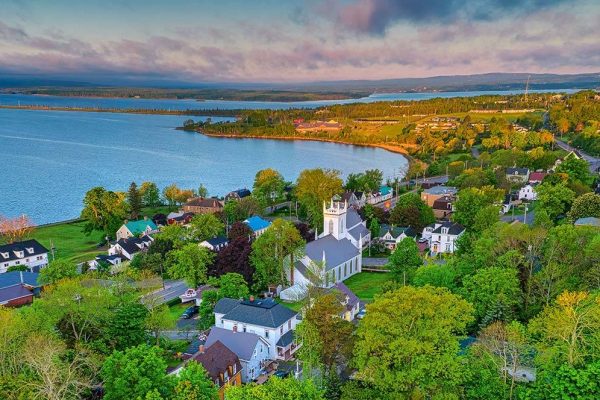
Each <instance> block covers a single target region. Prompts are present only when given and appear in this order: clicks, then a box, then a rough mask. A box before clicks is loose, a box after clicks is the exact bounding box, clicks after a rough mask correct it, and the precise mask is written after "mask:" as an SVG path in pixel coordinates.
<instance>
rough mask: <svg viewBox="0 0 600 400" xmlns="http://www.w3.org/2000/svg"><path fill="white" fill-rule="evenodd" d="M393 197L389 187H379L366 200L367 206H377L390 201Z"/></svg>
mask: <svg viewBox="0 0 600 400" xmlns="http://www.w3.org/2000/svg"><path fill="white" fill-rule="evenodd" d="M393 196H394V191H393V190H392V188H391V187H389V186H381V187H380V188H379V190H378V191H377V192H375V193H371V195H370V196H369V198H368V199H367V203H369V204H378V203H382V202H384V201H387V200H390V199H391V198H392V197H393Z"/></svg>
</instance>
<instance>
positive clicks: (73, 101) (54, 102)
mask: <svg viewBox="0 0 600 400" xmlns="http://www.w3.org/2000/svg"><path fill="white" fill-rule="evenodd" d="M575 91H576V90H574V89H563V90H530V91H529V93H544V92H563V93H573V92H575ZM522 93H524V91H523V90H511V91H485V92H482V91H478V92H431V93H377V94H372V95H371V96H368V97H363V98H360V99H345V100H320V101H296V102H289V103H288V102H276V101H273V102H271V101H227V100H207V101H197V100H192V99H187V100H174V99H117V98H100V97H95V98H90V97H57V96H36V95H23V94H0V105H19V104H20V105H38V106H50V107H95V108H125V109H127V108H137V109H150V110H154V109H161V110H168V109H171V110H188V109H193V110H215V109H220V110H238V109H287V108H316V107H321V106H327V105H332V104H350V103H373V102H376V101H393V100H428V99H432V98H436V97H442V98H450V97H473V96H481V95H493V94H503V95H510V94H522Z"/></svg>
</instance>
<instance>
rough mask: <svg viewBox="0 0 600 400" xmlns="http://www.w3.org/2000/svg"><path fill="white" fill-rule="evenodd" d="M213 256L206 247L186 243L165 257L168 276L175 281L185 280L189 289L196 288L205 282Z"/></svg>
mask: <svg viewBox="0 0 600 400" xmlns="http://www.w3.org/2000/svg"><path fill="white" fill-rule="evenodd" d="M214 258H215V254H214V253H213V252H211V251H210V250H209V249H207V248H206V247H202V246H198V244H196V243H188V244H186V245H184V246H183V247H182V248H180V249H176V250H172V251H171V252H170V253H169V254H168V255H167V262H168V268H167V271H168V272H169V275H171V277H173V278H175V279H185V281H186V282H187V284H188V285H190V287H193V288H196V287H198V286H199V285H200V284H201V283H204V282H206V272H207V270H208V267H209V265H211V264H212V262H213V260H214Z"/></svg>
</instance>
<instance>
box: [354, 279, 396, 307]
mask: <svg viewBox="0 0 600 400" xmlns="http://www.w3.org/2000/svg"><path fill="white" fill-rule="evenodd" d="M390 280H392V275H391V274H390V273H387V272H361V273H360V274H356V275H354V276H351V277H350V278H348V279H347V280H346V281H345V282H344V284H345V285H346V286H348V288H349V289H350V290H352V291H353V292H354V294H356V295H357V296H358V298H359V299H361V300H363V301H367V302H370V301H373V297H375V295H376V294H379V293H381V286H382V285H383V284H384V283H385V282H387V281H390Z"/></svg>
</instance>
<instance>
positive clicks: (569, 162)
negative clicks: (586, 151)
mask: <svg viewBox="0 0 600 400" xmlns="http://www.w3.org/2000/svg"><path fill="white" fill-rule="evenodd" d="M555 172H557V173H563V174H567V175H568V176H569V180H571V181H579V182H581V183H584V184H589V183H591V179H592V178H591V176H590V170H589V165H588V163H587V161H585V160H584V159H578V158H576V157H566V158H565V159H564V160H563V161H562V162H561V163H560V164H559V165H558V166H557V167H556V171H555Z"/></svg>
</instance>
